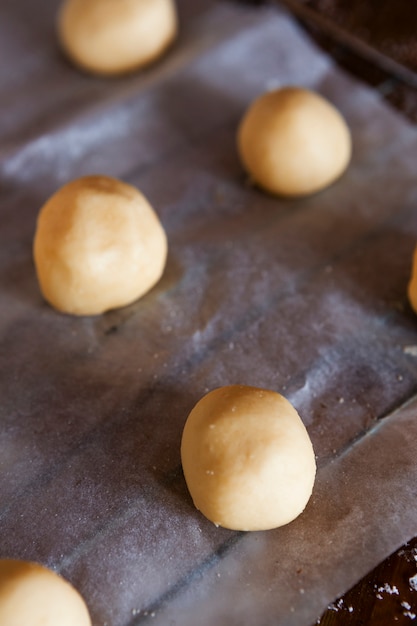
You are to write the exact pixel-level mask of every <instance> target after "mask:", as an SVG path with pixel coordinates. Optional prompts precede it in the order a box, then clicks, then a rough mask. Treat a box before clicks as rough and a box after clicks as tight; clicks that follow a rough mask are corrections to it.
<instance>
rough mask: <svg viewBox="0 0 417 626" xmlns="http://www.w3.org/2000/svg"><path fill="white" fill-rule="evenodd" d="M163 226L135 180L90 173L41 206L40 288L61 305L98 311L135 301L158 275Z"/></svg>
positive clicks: (79, 310)
mask: <svg viewBox="0 0 417 626" xmlns="http://www.w3.org/2000/svg"><path fill="white" fill-rule="evenodd" d="M166 255H167V240H166V236H165V232H164V230H163V228H162V226H161V224H160V222H159V220H158V217H157V216H156V214H155V212H154V210H153V209H152V207H151V206H150V204H149V203H148V201H147V200H146V198H145V197H144V196H143V195H142V194H141V193H140V192H139V191H138V190H137V189H135V187H132V186H131V185H128V184H126V183H123V182H121V181H119V180H116V179H114V178H110V177H107V176H87V177H85V178H80V179H77V180H74V181H72V182H70V183H68V184H66V185H64V186H63V187H61V189H59V191H57V192H56V193H55V194H54V195H53V196H52V197H51V198H50V199H49V200H48V201H47V202H46V204H45V205H44V206H43V207H42V209H41V211H40V214H39V217H38V223H37V229H36V234H35V240H34V260H35V266H36V272H37V276H38V280H39V284H40V288H41V291H42V293H43V295H44V297H45V299H46V300H47V301H48V302H49V303H50V304H51V305H52V306H54V307H55V308H56V309H58V310H59V311H63V312H65V313H72V314H74V315H98V314H99V313H103V312H104V311H107V310H109V309H114V308H118V307H122V306H125V305H127V304H130V303H131V302H133V301H134V300H136V299H137V298H139V297H140V296H142V295H143V294H144V293H146V292H147V291H148V290H149V289H150V288H151V287H153V285H154V284H155V283H156V282H157V281H158V280H159V278H160V277H161V275H162V272H163V270H164V266H165V261H166Z"/></svg>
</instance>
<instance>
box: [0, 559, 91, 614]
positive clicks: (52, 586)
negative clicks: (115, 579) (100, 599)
mask: <svg viewBox="0 0 417 626" xmlns="http://www.w3.org/2000/svg"><path fill="white" fill-rule="evenodd" d="M0 624H2V625H4V626H23V625H24V626H32V624H33V625H35V624H36V625H38V624H39V625H40V624H42V626H58V625H59V626H91V619H90V616H89V612H88V609H87V606H86V603H85V602H84V599H83V598H82V596H81V595H80V594H79V593H78V591H76V589H74V587H73V586H72V585H70V583H69V582H67V581H66V580H65V579H64V578H62V577H61V576H59V575H58V574H55V572H53V571H52V570H50V569H48V568H46V567H44V566H42V565H39V564H37V563H32V562H28V561H19V560H13V559H1V560H0Z"/></svg>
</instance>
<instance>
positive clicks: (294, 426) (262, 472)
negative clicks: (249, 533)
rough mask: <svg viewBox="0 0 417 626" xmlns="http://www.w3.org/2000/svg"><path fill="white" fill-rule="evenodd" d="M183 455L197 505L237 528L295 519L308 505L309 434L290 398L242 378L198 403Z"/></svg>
mask: <svg viewBox="0 0 417 626" xmlns="http://www.w3.org/2000/svg"><path fill="white" fill-rule="evenodd" d="M181 459H182V466H183V470H184V476H185V480H186V483H187V486H188V489H189V491H190V494H191V497H192V499H193V501H194V504H195V506H196V508H197V509H199V510H200V511H201V512H202V513H203V514H204V515H205V516H206V517H207V518H208V519H209V520H211V521H212V522H214V523H215V524H216V525H218V526H223V527H224V528H230V529H232V530H266V529H270V528H277V527H278V526H282V525H284V524H287V523H288V522H291V521H292V520H293V519H294V518H296V517H297V516H298V515H299V514H300V513H301V512H302V511H303V510H304V508H305V506H306V504H307V502H308V500H309V498H310V495H311V492H312V489H313V484H314V478H315V473H316V462H315V456H314V451H313V446H312V444H311V441H310V438H309V436H308V433H307V431H306V429H305V426H304V424H303V422H302V421H301V419H300V417H299V415H298V413H297V412H296V410H295V409H294V408H293V407H292V405H291V404H290V403H289V402H288V400H286V399H285V398H284V397H283V396H281V395H280V394H278V393H276V392H274V391H267V390H264V389H258V388H256V387H246V386H242V385H232V386H228V387H220V388H219V389H215V390H214V391H211V392H210V393H208V394H207V395H206V396H204V397H203V398H202V399H201V400H200V401H199V402H198V403H197V404H196V406H195V407H194V409H193V410H192V411H191V413H190V415H189V416H188V419H187V422H186V424H185V427H184V431H183V436H182V442H181Z"/></svg>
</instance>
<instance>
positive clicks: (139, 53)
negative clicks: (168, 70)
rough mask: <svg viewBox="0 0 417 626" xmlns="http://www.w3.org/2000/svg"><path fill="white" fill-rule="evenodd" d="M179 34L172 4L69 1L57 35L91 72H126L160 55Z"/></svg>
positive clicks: (124, 0)
mask: <svg viewBox="0 0 417 626" xmlns="http://www.w3.org/2000/svg"><path fill="white" fill-rule="evenodd" d="M176 33H177V16H176V10H175V4H174V0H65V2H64V4H63V6H62V8H61V11H60V13H59V17H58V34H59V39H60V41H61V44H62V47H63V49H64V50H65V51H66V53H67V54H68V56H69V57H70V58H71V59H72V60H73V61H74V62H75V63H76V64H77V65H79V66H81V67H82V68H84V69H86V70H87V71H90V72H93V73H97V74H123V73H126V72H130V71H133V70H135V69H138V68H140V67H143V66H145V65H147V64H149V63H151V62H152V61H154V60H155V59H156V58H157V57H159V56H160V55H161V54H162V53H163V52H164V51H165V50H166V48H167V47H168V46H169V45H170V44H171V42H172V41H173V39H174V38H175V36H176Z"/></svg>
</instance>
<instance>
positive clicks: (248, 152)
mask: <svg viewBox="0 0 417 626" xmlns="http://www.w3.org/2000/svg"><path fill="white" fill-rule="evenodd" d="M238 149H239V153H240V157H241V160H242V162H243V165H244V167H245V168H246V170H247V172H248V173H249V174H250V175H251V176H252V178H253V180H254V182H255V183H257V184H259V185H260V186H261V187H263V188H264V189H265V190H267V191H269V192H271V193H273V194H277V195H282V196H302V195H307V194H311V193H314V192H316V191H319V190H320V189H322V188H324V187H326V186H327V185H329V184H330V183H332V182H333V181H334V180H336V178H338V177H339V176H340V175H341V174H342V173H343V171H344V170H345V169H346V167H347V165H348V163H349V160H350V157H351V138H350V132H349V129H348V127H347V125H346V122H345V121H344V119H343V117H342V116H341V115H340V113H339V112H338V111H337V109H335V107H334V106H333V105H332V104H330V103H329V102H328V101H327V100H325V99H324V98H323V97H321V96H319V95H318V94H316V93H313V92H312V91H308V90H306V89H301V88H297V87H286V88H282V89H278V90H276V91H271V92H268V93H265V94H263V95H262V96H260V97H259V98H258V99H257V100H255V101H254V102H253V103H252V105H251V106H250V107H249V109H248V111H247V112H246V114H245V115H244V117H243V120H242V122H241V124H240V127H239V130H238Z"/></svg>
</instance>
